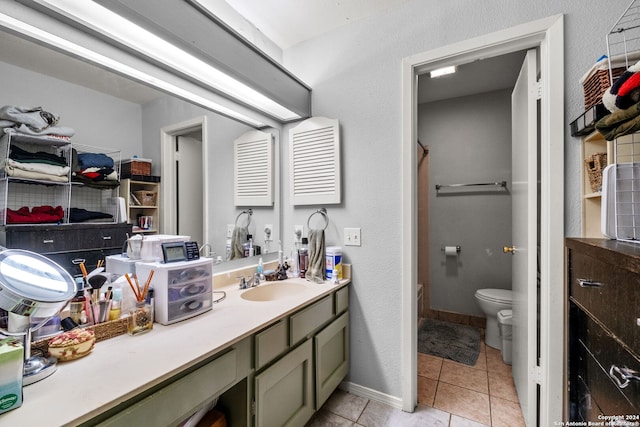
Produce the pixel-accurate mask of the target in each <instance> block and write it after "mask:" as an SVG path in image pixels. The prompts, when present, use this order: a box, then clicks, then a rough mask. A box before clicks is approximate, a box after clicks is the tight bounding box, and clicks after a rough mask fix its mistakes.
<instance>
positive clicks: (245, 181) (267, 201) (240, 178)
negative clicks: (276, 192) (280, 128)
mask: <svg viewBox="0 0 640 427" xmlns="http://www.w3.org/2000/svg"><path fill="white" fill-rule="evenodd" d="M233 145H234V146H233V194H234V204H235V205H236V206H273V136H272V135H271V133H268V132H261V131H257V130H255V131H250V132H247V133H245V134H243V135H241V136H240V137H239V138H238V139H236V140H235V141H233Z"/></svg>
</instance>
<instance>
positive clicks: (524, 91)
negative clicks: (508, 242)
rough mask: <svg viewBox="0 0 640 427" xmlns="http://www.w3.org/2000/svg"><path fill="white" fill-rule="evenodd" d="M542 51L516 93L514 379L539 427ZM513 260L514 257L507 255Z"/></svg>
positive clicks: (525, 69)
mask: <svg viewBox="0 0 640 427" xmlns="http://www.w3.org/2000/svg"><path fill="white" fill-rule="evenodd" d="M536 62H537V61H536V51H535V50H530V51H528V52H527V55H526V57H525V60H524V63H523V64H522V69H521V70H520V75H519V76H518V81H517V82H516V85H515V87H514V89H513V92H512V94H511V115H512V117H511V120H512V124H511V125H512V130H511V132H512V142H511V144H512V145H511V148H512V154H511V156H512V157H511V161H512V199H513V202H512V203H513V205H512V220H513V225H512V227H513V230H512V232H513V236H512V239H513V242H512V248H513V251H512V252H511V253H512V255H513V273H512V274H513V277H512V281H513V283H512V286H513V343H512V344H513V354H512V360H513V362H512V363H513V365H512V368H513V380H514V382H515V385H516V390H517V391H518V398H519V400H520V405H521V407H522V413H523V415H524V419H525V422H526V424H527V426H529V427H531V426H535V425H536V414H537V411H538V408H537V393H536V383H535V381H534V379H535V378H536V375H535V373H536V366H537V362H536V357H537V298H538V297H537V241H538V236H537V229H538V167H537V165H538V120H537V95H536V94H537V84H536V73H537V71H536V70H537V65H536ZM506 256H511V255H506Z"/></svg>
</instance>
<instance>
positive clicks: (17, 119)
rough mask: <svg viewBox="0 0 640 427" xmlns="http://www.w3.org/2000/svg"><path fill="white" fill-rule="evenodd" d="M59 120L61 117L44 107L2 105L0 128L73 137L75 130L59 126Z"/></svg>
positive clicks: (22, 132) (6, 130)
mask: <svg viewBox="0 0 640 427" xmlns="http://www.w3.org/2000/svg"><path fill="white" fill-rule="evenodd" d="M59 121H60V117H58V116H56V115H55V114H53V113H50V112H48V111H45V110H43V109H42V107H18V106H15V105H5V106H4V107H0V129H4V131H5V132H17V133H21V134H25V135H35V136H56V137H63V138H70V137H72V136H73V135H74V134H75V131H74V130H73V129H72V128H70V127H65V126H59V124H58V123H59Z"/></svg>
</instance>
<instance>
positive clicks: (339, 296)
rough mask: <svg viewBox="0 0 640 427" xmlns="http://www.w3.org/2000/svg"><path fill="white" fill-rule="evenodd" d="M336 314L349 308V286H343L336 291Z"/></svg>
mask: <svg viewBox="0 0 640 427" xmlns="http://www.w3.org/2000/svg"><path fill="white" fill-rule="evenodd" d="M335 295H336V314H340V313H342V312H343V311H345V310H346V309H347V308H349V288H348V287H347V286H345V287H344V288H342V289H340V290H339V291H337V292H336V294H335Z"/></svg>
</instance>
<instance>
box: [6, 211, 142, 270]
mask: <svg viewBox="0 0 640 427" xmlns="http://www.w3.org/2000/svg"><path fill="white" fill-rule="evenodd" d="M127 233H129V234H131V224H126V223H123V224H98V223H83V224H63V225H55V224H42V225H10V226H4V227H0V246H4V247H6V248H11V249H26V250H29V251H33V252H37V253H39V254H42V255H44V256H46V257H47V258H50V259H52V260H53V261H55V262H57V263H58V264H60V266H61V267H63V268H64V269H65V270H67V271H68V272H69V273H70V274H71V275H72V276H79V275H80V274H81V271H80V266H79V264H80V262H84V263H85V264H86V266H87V269H93V268H94V267H95V266H96V264H97V262H98V260H100V259H104V257H105V256H107V255H112V254H117V253H121V252H122V247H123V246H124V243H125V241H126V240H127Z"/></svg>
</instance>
